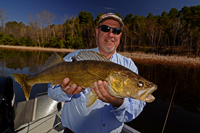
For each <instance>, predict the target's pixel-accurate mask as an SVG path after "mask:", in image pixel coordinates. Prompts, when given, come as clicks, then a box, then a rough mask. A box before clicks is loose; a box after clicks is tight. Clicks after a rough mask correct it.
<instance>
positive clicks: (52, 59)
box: [41, 53, 65, 71]
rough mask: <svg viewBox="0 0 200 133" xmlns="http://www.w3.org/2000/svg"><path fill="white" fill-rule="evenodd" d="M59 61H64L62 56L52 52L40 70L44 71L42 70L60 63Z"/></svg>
mask: <svg viewBox="0 0 200 133" xmlns="http://www.w3.org/2000/svg"><path fill="white" fill-rule="evenodd" d="M61 62H65V61H64V60H63V58H62V57H61V56H60V55H59V54H57V53H53V54H52V55H51V56H50V57H49V58H48V60H47V62H46V64H45V65H44V66H43V67H42V69H41V71H44V70H46V69H48V68H50V67H52V66H54V65H57V64H59V63H61Z"/></svg>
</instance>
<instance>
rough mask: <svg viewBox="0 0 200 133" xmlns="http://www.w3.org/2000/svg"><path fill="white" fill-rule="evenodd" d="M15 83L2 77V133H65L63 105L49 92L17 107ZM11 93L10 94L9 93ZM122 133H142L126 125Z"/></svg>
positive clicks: (0, 108) (0, 82) (0, 130)
mask: <svg viewBox="0 0 200 133" xmlns="http://www.w3.org/2000/svg"><path fill="white" fill-rule="evenodd" d="M12 84H13V81H12V78H10V77H0V87H1V88H0V90H1V91H0V110H1V115H0V117H1V118H0V132H2V133H12V132H15V133H18V132H20V133H39V132H41V133H63V132H64V127H63V126H62V123H61V111H62V107H63V103H60V102H57V101H55V100H53V99H51V98H50V97H49V96H48V95H47V92H45V93H41V94H37V95H36V97H35V98H34V99H31V100H29V101H22V102H19V103H17V107H16V106H15V102H14V101H15V100H14V99H15V94H14V89H13V85H12ZM8 92H9V93H8ZM121 133H140V132H139V131H137V130H135V129H133V128H132V127H130V126H128V125H126V124H124V126H123V129H122V132H121Z"/></svg>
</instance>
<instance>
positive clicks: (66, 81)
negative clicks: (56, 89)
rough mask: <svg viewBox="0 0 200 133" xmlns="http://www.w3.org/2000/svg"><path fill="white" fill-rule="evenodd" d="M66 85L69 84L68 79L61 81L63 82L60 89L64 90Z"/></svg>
mask: <svg viewBox="0 0 200 133" xmlns="http://www.w3.org/2000/svg"><path fill="white" fill-rule="evenodd" d="M68 83H69V78H65V79H63V81H62V82H61V83H60V87H61V89H62V90H63V89H64V88H66V87H67V85H68Z"/></svg>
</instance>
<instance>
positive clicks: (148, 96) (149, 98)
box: [139, 85, 157, 103]
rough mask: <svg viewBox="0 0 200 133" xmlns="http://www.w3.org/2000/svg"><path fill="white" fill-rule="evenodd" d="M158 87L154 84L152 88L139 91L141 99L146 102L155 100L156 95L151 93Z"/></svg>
mask: <svg viewBox="0 0 200 133" xmlns="http://www.w3.org/2000/svg"><path fill="white" fill-rule="evenodd" d="M156 89H157V85H154V86H153V87H151V88H150V89H147V90H144V91H140V92H139V93H140V94H139V95H140V100H142V101H144V102H148V103H150V102H153V101H154V100H155V97H154V96H153V95H152V94H151V93H153V92H154V91H155V90H156Z"/></svg>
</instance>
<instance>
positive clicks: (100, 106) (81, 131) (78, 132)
mask: <svg viewBox="0 0 200 133" xmlns="http://www.w3.org/2000/svg"><path fill="white" fill-rule="evenodd" d="M122 28H123V22H122V20H121V19H120V18H119V17H118V16H116V15H115V14H112V13H108V14H105V15H103V16H101V18H100V20H99V23H98V28H97V29H96V38H97V40H98V48H95V49H92V50H94V51H97V52H99V53H101V54H102V55H104V56H105V57H106V58H108V59H110V60H111V61H113V62H116V63H118V64H121V65H123V66H125V67H127V68H129V69H131V70H132V71H134V72H136V73H138V70H137V68H136V66H135V64H134V63H133V62H132V60H131V59H129V58H126V57H123V56H121V55H119V54H117V53H116V49H117V47H118V45H119V43H120V37H121V35H122V32H121V29H122ZM77 53H78V52H77V51H76V52H73V53H70V54H68V55H67V56H66V57H65V58H64V59H65V60H67V61H70V58H71V57H72V56H73V55H75V54H77ZM104 71H106V70H104ZM69 81H70V79H69V78H65V79H64V80H63V81H62V82H61V84H60V86H58V87H56V88H53V87H49V90H48V93H49V96H50V97H52V98H53V99H55V100H58V101H60V102H63V101H65V105H64V108H63V111H62V115H61V116H62V124H63V126H64V127H66V131H65V132H75V133H86V132H87V133H109V132H113V133H118V132H121V130H122V127H123V123H124V122H129V121H132V120H133V119H134V118H136V117H137V116H138V115H139V114H140V112H141V111H142V110H143V107H144V106H145V102H143V101H140V100H136V99H130V98H118V97H114V96H111V95H110V94H109V92H108V89H107V82H106V81H101V80H99V81H97V82H94V88H90V89H91V91H94V92H95V93H96V95H97V97H98V99H99V100H97V101H96V102H95V103H94V104H93V105H92V106H91V107H88V108H87V107H85V106H84V103H85V102H86V101H85V93H88V91H89V90H88V89H86V90H83V88H82V87H81V86H77V85H76V84H73V85H71V86H69V85H68V83H69ZM61 89H62V90H61ZM62 91H63V92H65V93H63V92H62ZM65 97H66V98H65Z"/></svg>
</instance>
